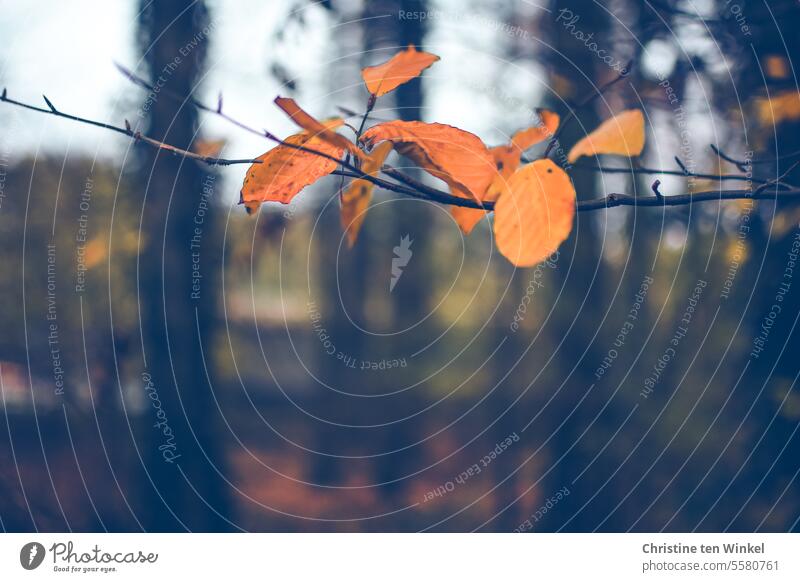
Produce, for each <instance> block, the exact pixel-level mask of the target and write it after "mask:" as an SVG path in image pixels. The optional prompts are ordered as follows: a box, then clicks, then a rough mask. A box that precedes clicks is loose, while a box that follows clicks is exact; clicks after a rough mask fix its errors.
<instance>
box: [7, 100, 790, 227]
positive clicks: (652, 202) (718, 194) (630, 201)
mask: <svg viewBox="0 0 800 582" xmlns="http://www.w3.org/2000/svg"><path fill="white" fill-rule="evenodd" d="M0 102H4V103H8V104H10V105H14V106H17V107H21V108H24V109H28V110H30V111H35V112H37V113H44V114H46V115H53V116H55V117H60V118H63V119H69V120H71V121H75V122H78V123H83V124H86V125H91V126H94V127H99V128H102V129H107V130H110V131H113V132H115V133H118V134H120V135H124V136H126V137H128V138H130V139H133V140H136V141H141V142H143V143H146V144H148V145H150V146H151V147H154V148H156V149H158V150H163V151H167V152H169V153H172V154H175V155H178V156H181V157H184V158H188V159H192V160H197V161H200V162H204V163H206V164H210V165H221V166H227V165H233V164H253V163H260V160H257V159H225V158H216V157H210V156H201V155H199V154H196V153H194V152H191V151H188V150H185V149H182V148H178V147H175V146H172V145H170V144H167V143H164V142H162V141H159V140H156V139H153V138H150V137H148V136H145V135H143V134H142V133H141V132H139V131H133V130H132V129H131V127H130V124H129V123H127V121H126V123H125V127H119V126H116V125H112V124H109V123H103V122H100V121H95V120H93V119H87V118H85V117H80V116H78V115H72V114H70V113H64V112H62V111H60V110H58V109H57V108H56V107H55V105H53V103H52V102H51V101H50V100H49V99H47V98H45V103H46V104H47V107H46V108H45V107H38V106H36V105H31V104H29V103H23V102H21V101H17V100H15V99H11V98H10V97H8V93H7V91H6V90H5V89H4V90H3V91H2V94H0ZM267 133H268V132H267ZM262 135H263V134H262ZM269 136H271V134H269ZM270 139H274V140H276V141H278V142H279V143H281V144H283V145H286V146H288V147H293V148H295V149H299V150H302V151H306V152H308V153H311V154H314V155H318V156H321V157H324V158H328V159H332V160H333V161H335V162H337V164H342V165H344V164H343V160H339V159H337V158H335V157H334V156H330V155H328V154H325V153H324V152H319V151H316V150H313V149H311V148H306V147H303V146H298V145H295V144H290V143H285V142H283V141H282V140H280V139H278V138H275V137H274V136H271V137H270ZM799 164H800V162H798V163H796V164H794V165H793V166H792V167H790V168H789V169H788V170H787V171H786V172H785V173H784V174H783V175H781V176H780V177H779V178H777V179H776V180H773V181H771V182H770V183H767V184H764V185H762V187H761V189H760V190H757V191H751V190H727V191H719V190H714V191H708V192H697V193H693V194H679V195H672V196H652V197H651V196H647V197H637V196H631V195H628V194H617V193H612V194H609V195H607V196H604V197H602V198H595V199H591V200H583V201H580V202H578V203H577V205H576V206H577V210H578V211H579V212H586V211H592V210H600V209H603V208H613V207H616V206H642V207H653V206H656V207H657V206H661V207H666V206H681V205H687V204H694V203H697V202H712V201H715V200H716V201H722V200H744V199H755V200H775V201H787V200H791V201H794V202H800V188H786V189H784V190H778V189H777V186H779V185H781V184H782V183H781V180H782V179H783V178H784V177H785V175H787V174H788V173H789V172H791V171H792V170H793V169H794V168H795V166H797V165H799ZM344 167H345V169H343V170H336V171H334V172H333V173H334V174H337V175H343V176H348V177H352V178H361V179H363V180H367V181H369V182H372V183H373V184H375V185H377V186H380V187H381V188H385V189H386V190H390V191H393V192H397V193H399V194H404V195H407V196H413V197H415V198H420V199H424V200H430V201H433V202H439V203H442V204H448V205H451V206H461V207H464V208H474V209H476V210H485V211H491V210H493V209H494V202H483V203H481V202H478V201H476V200H473V199H470V198H462V197H459V196H454V195H453V194H449V193H447V192H444V191H442V190H438V189H436V188H433V187H431V186H428V185H426V184H424V183H422V182H419V181H417V180H414V179H413V178H410V177H409V176H407V175H405V174H403V173H402V172H399V171H398V170H396V169H394V168H392V167H391V166H383V167H382V168H381V171H382V172H383V173H385V174H386V175H387V176H390V177H392V178H395V179H396V180H398V181H402V182H403V184H396V183H393V182H390V181H388V180H384V179H382V178H378V177H375V176H371V175H369V174H365V173H364V172H362V171H361V170H360V169H358V168H356V167H355V166H344ZM614 170H616V169H614ZM769 186H776V189H775V191H774V192H767V191H766V190H767V189H768V187H769Z"/></svg>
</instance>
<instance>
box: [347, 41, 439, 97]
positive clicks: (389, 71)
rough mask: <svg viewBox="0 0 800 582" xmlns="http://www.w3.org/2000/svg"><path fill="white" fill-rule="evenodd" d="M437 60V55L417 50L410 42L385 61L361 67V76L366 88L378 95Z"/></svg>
mask: <svg viewBox="0 0 800 582" xmlns="http://www.w3.org/2000/svg"><path fill="white" fill-rule="evenodd" d="M438 60H439V57H437V56H436V55H432V54H431V53H426V52H423V51H418V50H417V49H416V48H415V47H414V45H413V44H411V45H408V48H407V49H406V50H404V51H400V52H399V53H397V54H396V55H394V56H393V57H392V58H391V59H389V60H388V61H386V62H385V63H382V64H380V65H376V66H374V67H367V68H365V69H363V70H362V71H361V77H362V78H363V79H364V83H365V84H366V85H367V90H369V92H370V93H372V94H373V95H375V96H376V97H380V96H381V95H385V94H386V93H388V92H389V91H393V90H394V89H397V87H399V86H400V85H402V84H403V83H407V82H408V81H410V80H411V79H416V78H417V77H419V76H420V74H421V73H422V71H424V70H425V69H427V68H428V67H430V66H431V65H432V64H433V63H435V62H436V61H438Z"/></svg>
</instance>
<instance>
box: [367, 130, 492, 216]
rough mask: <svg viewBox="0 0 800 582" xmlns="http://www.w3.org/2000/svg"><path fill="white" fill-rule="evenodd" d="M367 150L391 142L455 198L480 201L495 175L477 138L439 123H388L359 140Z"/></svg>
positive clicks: (489, 157)
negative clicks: (377, 144) (439, 181)
mask: <svg viewBox="0 0 800 582" xmlns="http://www.w3.org/2000/svg"><path fill="white" fill-rule="evenodd" d="M361 139H362V141H363V142H364V143H365V144H366V145H367V147H372V146H373V145H374V144H376V143H380V142H383V141H390V142H392V143H393V144H394V148H395V149H396V150H397V152H398V153H400V154H402V155H404V156H406V157H407V158H409V159H411V160H412V161H413V162H414V163H415V164H417V165H418V166H420V167H421V168H424V169H425V170H426V171H427V172H429V173H430V174H432V175H434V176H436V177H437V178H439V179H440V180H443V181H444V182H446V183H447V185H448V186H450V191H451V192H452V193H453V194H454V195H456V196H462V197H464V198H474V199H475V200H478V201H480V199H481V197H482V196H483V194H484V192H486V188H488V187H489V184H490V183H491V181H492V177H493V176H494V174H495V171H494V161H493V159H492V154H491V153H489V150H488V149H487V148H486V146H485V145H484V144H483V142H482V141H481V140H480V138H479V137H478V136H476V135H474V134H472V133H469V132H468V131H464V130H463V129H458V128H457V127H453V126H451V125H444V124H442V123H424V122H422V121H389V122H387V123H381V124H378V125H375V126H373V127H371V128H369V129H368V130H367V131H366V132H365V133H364V135H363V136H362V137H361Z"/></svg>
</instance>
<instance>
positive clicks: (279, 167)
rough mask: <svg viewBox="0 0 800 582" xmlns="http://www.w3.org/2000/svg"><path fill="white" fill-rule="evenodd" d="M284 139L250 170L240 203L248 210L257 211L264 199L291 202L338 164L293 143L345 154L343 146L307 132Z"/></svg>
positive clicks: (333, 155)
mask: <svg viewBox="0 0 800 582" xmlns="http://www.w3.org/2000/svg"><path fill="white" fill-rule="evenodd" d="M341 123H342V121H341V120H338V121H333V122H331V123H329V124H327V125H326V127H327V128H328V129H335V128H336V127H337V124H338V125H341ZM284 142H286V143H285V144H281V145H278V146H277V147H274V148H272V149H271V150H269V151H268V152H267V153H265V154H263V155H261V156H260V157H259V158H258V160H260V163H254V164H253V165H251V166H250V168H249V169H248V170H247V174H246V175H245V178H244V184H242V190H241V193H240V199H239V202H240V203H241V204H244V205H245V207H246V208H247V212H248V213H252V212H254V211H255V210H257V209H258V207H259V206H260V205H261V203H262V202H281V203H283V204H288V203H289V202H291V200H292V198H294V197H295V196H296V195H297V194H298V193H299V192H300V191H301V190H302V189H303V188H305V187H306V186H308V185H309V184H313V183H314V182H316V181H317V180H319V179H320V178H321V177H323V176H327V175H328V174H330V173H331V172H333V171H334V170H335V169H336V166H337V163H336V162H335V161H333V160H332V159H329V158H326V157H323V156H319V155H317V154H316V153H312V152H310V151H304V150H300V149H297V147H292V146H300V147H304V148H308V149H310V150H314V151H315V152H320V153H323V154H327V155H329V156H332V157H334V158H341V157H342V155H343V154H344V148H341V147H339V146H336V145H333V144H332V143H330V142H327V141H324V140H322V139H320V138H319V137H316V136H315V135H312V134H311V133H309V132H307V131H303V132H300V133H296V134H294V135H291V136H289V137H287V138H286V139H285V140H284Z"/></svg>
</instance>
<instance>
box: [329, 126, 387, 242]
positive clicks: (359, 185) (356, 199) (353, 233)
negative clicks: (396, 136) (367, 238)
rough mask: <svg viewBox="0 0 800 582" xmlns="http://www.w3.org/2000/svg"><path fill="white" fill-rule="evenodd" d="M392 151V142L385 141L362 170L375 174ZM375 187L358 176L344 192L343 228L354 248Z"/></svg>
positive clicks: (373, 151) (363, 164)
mask: <svg viewBox="0 0 800 582" xmlns="http://www.w3.org/2000/svg"><path fill="white" fill-rule="evenodd" d="M391 151H392V143H391V142H388V141H386V142H383V143H382V144H381V145H379V146H378V147H376V148H375V149H374V150H372V153H371V154H370V155H368V156H367V157H366V159H365V160H364V162H363V163H362V164H361V171H362V172H364V173H365V174H368V175H370V176H375V175H376V174H377V173H378V171H379V170H380V169H381V166H382V165H383V162H384V161H385V160H386V156H388V155H389V152H391ZM374 188H375V184H373V183H372V182H370V181H369V180H364V179H362V178H357V179H355V180H353V181H352V182H351V183H350V185H349V186H348V188H347V190H346V191H345V192H344V193H343V194H342V211H341V215H340V216H341V220H342V228H344V230H345V236H346V237H347V245H348V246H349V247H350V248H353V245H354V244H355V242H356V239H357V238H358V233H359V231H360V230H361V225H362V224H363V223H364V218H365V217H366V216H367V208H369V203H370V200H372V190H373V189H374Z"/></svg>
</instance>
